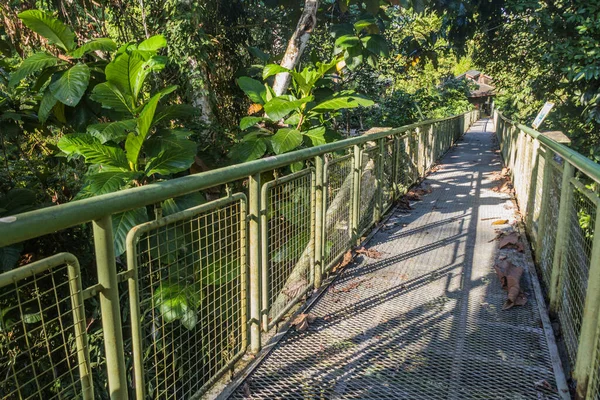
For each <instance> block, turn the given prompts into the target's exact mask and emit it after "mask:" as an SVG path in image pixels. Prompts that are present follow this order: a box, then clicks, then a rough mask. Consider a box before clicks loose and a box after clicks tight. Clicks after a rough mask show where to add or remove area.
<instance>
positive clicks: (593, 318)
mask: <svg viewBox="0 0 600 400" xmlns="http://www.w3.org/2000/svg"><path fill="white" fill-rule="evenodd" d="M494 121H495V124H496V127H497V129H496V134H497V136H498V141H499V143H500V145H501V152H502V155H503V157H504V160H505V163H506V164H507V165H509V166H515V168H517V167H519V168H522V167H523V166H524V165H525V164H524V163H526V160H525V158H524V157H523V156H521V154H522V152H523V149H524V148H525V146H524V145H523V141H524V140H527V141H530V142H531V143H532V145H533V149H534V150H535V149H537V151H534V155H537V154H539V151H540V149H541V150H543V151H544V154H545V163H544V175H543V185H542V194H541V195H542V202H541V206H540V207H541V210H540V215H541V216H542V218H541V221H540V222H541V223H540V225H539V227H538V232H537V235H538V237H537V238H536V246H535V247H536V248H535V251H536V253H537V254H536V261H537V262H538V263H539V262H540V261H541V260H540V259H539V257H540V256H539V254H541V252H542V248H543V243H544V241H543V236H544V233H545V232H546V230H545V225H546V224H547V221H546V219H547V218H546V217H547V212H548V207H549V202H551V201H556V200H557V199H550V198H549V185H550V179H551V174H552V172H553V170H558V171H560V173H561V174H562V183H561V192H560V199H559V201H560V205H559V214H558V225H557V229H556V232H557V233H556V238H555V245H554V258H553V265H552V271H551V282H550V286H549V288H548V291H549V304H550V310H551V311H553V312H556V311H557V310H558V309H559V307H561V300H562V292H563V291H564V290H566V289H565V288H564V286H563V283H562V282H563V281H564V279H565V277H564V274H565V272H564V269H565V268H564V267H565V263H566V261H565V252H566V251H567V249H568V248H569V246H570V240H572V239H571V238H570V237H569V235H570V233H569V228H570V223H571V221H572V218H571V215H570V214H571V212H572V202H573V192H574V190H577V191H578V193H580V194H582V195H584V196H585V197H587V198H588V199H589V200H590V201H591V203H592V204H593V205H595V210H596V217H595V221H594V224H593V225H594V237H593V242H592V248H591V252H590V259H589V263H590V265H589V271H588V281H587V286H586V292H585V300H584V306H583V316H582V321H581V327H580V332H579V337H578V340H579V342H578V347H577V354H576V362H575V367H574V370H573V376H572V377H573V379H574V380H575V382H576V398H577V399H588V400H591V399H593V398H597V397H596V396H598V395H599V394H600V371H599V368H598V366H600V361H599V360H598V359H599V358H600V353H599V352H598V349H599V348H600V315H599V314H600V196H599V195H598V193H594V192H592V191H590V190H588V189H587V188H586V187H585V185H583V184H582V183H581V179H585V180H587V181H589V182H595V184H596V185H600V165H598V164H596V163H594V162H593V161H591V160H589V159H588V158H586V157H585V156H583V155H582V154H580V153H578V152H576V151H574V150H572V149H570V148H568V147H566V146H564V145H562V144H560V143H557V142H556V141H554V140H552V139H550V138H548V137H546V136H544V135H543V134H541V133H540V132H538V131H536V130H534V129H532V128H529V127H527V126H524V125H521V124H518V123H515V122H513V121H511V120H509V119H507V118H506V117H504V116H503V115H502V114H501V113H500V112H498V110H495V111H494ZM517 142H518V143H517ZM555 157H558V158H559V159H560V160H562V166H561V165H558V164H557V162H556V161H555V160H554V159H555ZM535 163H536V165H537V160H535ZM520 172H521V173H520V174H519V173H516V172H515V174H514V175H516V176H514V177H515V178H516V180H515V186H522V185H523V182H524V180H525V179H534V178H537V175H536V176H535V177H534V176H531V177H526V176H524V175H525V174H524V172H526V170H525V169H524V168H522V170H521V171H520ZM536 173H537V172H536ZM519 175H520V176H519ZM530 183H531V181H530ZM516 189H517V190H516V192H517V196H518V197H519V194H520V196H535V193H531V184H529V190H528V191H527V192H526V193H523V192H522V191H521V190H520V189H521V188H520V187H517V188H516ZM518 200H519V203H520V204H521V205H523V204H522V203H521V202H523V201H526V204H525V210H524V211H526V212H529V211H530V206H529V205H530V203H531V199H530V198H525V199H520V198H519V199H518ZM525 222H526V223H529V224H530V223H531V219H530V218H529V216H528V215H525ZM528 230H529V227H528ZM590 388H594V390H596V392H595V393H594V392H592V390H590Z"/></svg>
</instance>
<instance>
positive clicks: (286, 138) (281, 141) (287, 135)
mask: <svg viewBox="0 0 600 400" xmlns="http://www.w3.org/2000/svg"><path fill="white" fill-rule="evenodd" d="M300 144H302V133H300V131H298V130H296V129H292V128H282V129H280V130H278V131H277V133H276V134H275V135H273V136H272V137H271V145H272V146H273V151H274V152H275V154H282V153H287V152H288V151H291V150H294V149H295V148H296V147H298V146H300Z"/></svg>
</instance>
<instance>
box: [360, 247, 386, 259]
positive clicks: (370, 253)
mask: <svg viewBox="0 0 600 400" xmlns="http://www.w3.org/2000/svg"><path fill="white" fill-rule="evenodd" d="M356 254H364V255H366V256H367V257H369V258H374V259H378V258H381V256H382V254H381V252H379V251H377V250H375V249H365V248H364V247H361V248H360V249H358V250H356Z"/></svg>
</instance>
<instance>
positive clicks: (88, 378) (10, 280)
mask: <svg viewBox="0 0 600 400" xmlns="http://www.w3.org/2000/svg"><path fill="white" fill-rule="evenodd" d="M62 265H66V266H67V275H68V279H69V292H70V294H71V309H72V313H73V321H75V322H74V324H73V329H74V331H75V346H76V349H77V363H78V366H79V375H80V381H81V396H82V398H83V399H84V400H94V389H93V378H92V364H91V362H90V353H89V348H88V336H87V331H86V317H85V308H84V305H83V285H82V283H81V268H80V266H79V260H78V259H77V257H75V256H74V255H73V254H71V253H58V254H55V255H53V256H50V257H47V258H44V259H42V260H39V261H35V262H32V263H31V264H28V265H25V266H23V267H21V268H17V269H13V270H11V271H8V272H5V273H3V274H1V275H0V289H2V288H4V287H6V286H8V285H12V284H14V283H18V282H19V281H22V280H24V279H27V278H29V277H32V276H35V275H37V274H40V273H42V272H46V271H49V270H51V269H53V268H56V267H59V266H62ZM59 396H60V394H59ZM61 397H62V396H61Z"/></svg>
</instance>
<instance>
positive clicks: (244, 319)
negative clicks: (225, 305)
mask: <svg viewBox="0 0 600 400" xmlns="http://www.w3.org/2000/svg"><path fill="white" fill-rule="evenodd" d="M247 202H248V199H247V198H246V197H245V196H244V199H242V200H240V216H239V219H238V221H239V224H240V287H241V288H242V293H241V300H242V306H241V310H242V315H241V327H242V351H243V352H245V351H246V349H247V347H248V259H247V257H248V240H247V239H248V238H247V235H246V229H247V226H246V224H247V221H248V219H247V218H248V206H247Z"/></svg>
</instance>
